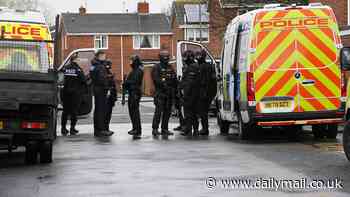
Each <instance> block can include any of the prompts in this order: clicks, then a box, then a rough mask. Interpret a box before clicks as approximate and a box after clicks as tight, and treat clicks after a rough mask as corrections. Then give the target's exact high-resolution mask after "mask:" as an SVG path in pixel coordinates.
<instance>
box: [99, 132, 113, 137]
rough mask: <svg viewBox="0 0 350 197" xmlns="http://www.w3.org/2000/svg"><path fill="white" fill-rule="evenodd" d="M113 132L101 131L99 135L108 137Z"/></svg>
mask: <svg viewBox="0 0 350 197" xmlns="http://www.w3.org/2000/svg"><path fill="white" fill-rule="evenodd" d="M113 134H114V133H113V132H111V131H101V135H102V136H103V137H110V136H112V135H113Z"/></svg>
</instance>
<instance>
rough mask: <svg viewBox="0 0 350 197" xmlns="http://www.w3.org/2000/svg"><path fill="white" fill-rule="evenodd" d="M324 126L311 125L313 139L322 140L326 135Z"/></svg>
mask: <svg viewBox="0 0 350 197" xmlns="http://www.w3.org/2000/svg"><path fill="white" fill-rule="evenodd" d="M325 131H326V126H325V125H312V133H313V134H314V138H315V139H322V138H324V136H325V134H326V132H325Z"/></svg>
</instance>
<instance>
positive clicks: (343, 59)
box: [340, 47, 350, 71]
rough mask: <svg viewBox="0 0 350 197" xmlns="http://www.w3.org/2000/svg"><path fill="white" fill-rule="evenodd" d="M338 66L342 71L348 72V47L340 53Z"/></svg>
mask: <svg viewBox="0 0 350 197" xmlns="http://www.w3.org/2000/svg"><path fill="white" fill-rule="evenodd" d="M340 65H341V68H342V70H345V71H350V47H344V48H342V50H341V52H340Z"/></svg>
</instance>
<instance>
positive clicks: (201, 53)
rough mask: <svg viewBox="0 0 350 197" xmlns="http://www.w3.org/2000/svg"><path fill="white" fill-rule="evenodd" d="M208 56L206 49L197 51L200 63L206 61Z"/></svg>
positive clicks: (197, 58)
mask: <svg viewBox="0 0 350 197" xmlns="http://www.w3.org/2000/svg"><path fill="white" fill-rule="evenodd" d="M206 57H207V52H206V51H205V50H204V49H202V50H200V51H197V52H196V60H197V61H198V63H204V62H205V59H206Z"/></svg>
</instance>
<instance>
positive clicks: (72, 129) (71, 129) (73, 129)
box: [69, 127, 79, 135]
mask: <svg viewBox="0 0 350 197" xmlns="http://www.w3.org/2000/svg"><path fill="white" fill-rule="evenodd" d="M69 133H70V135H77V134H78V133H79V131H78V130H76V129H75V128H74V127H72V128H70V131H69Z"/></svg>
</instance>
